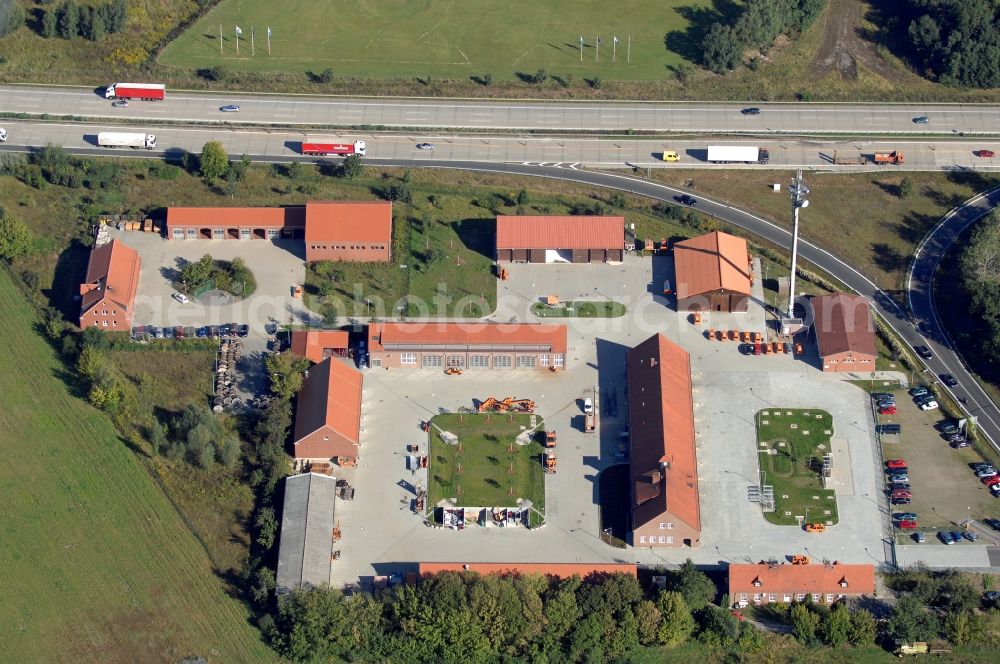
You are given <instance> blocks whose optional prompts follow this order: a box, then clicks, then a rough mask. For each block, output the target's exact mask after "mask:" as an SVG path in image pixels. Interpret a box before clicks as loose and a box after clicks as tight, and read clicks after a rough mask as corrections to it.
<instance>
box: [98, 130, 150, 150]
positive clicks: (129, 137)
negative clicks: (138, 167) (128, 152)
mask: <svg viewBox="0 0 1000 664" xmlns="http://www.w3.org/2000/svg"><path fill="white" fill-rule="evenodd" d="M97 144H98V145H99V146H101V147H102V148H132V149H133V150H138V149H139V148H146V149H147V150H152V149H153V148H155V147H156V136H153V135H152V134H140V133H133V132H117V131H102V132H100V133H99V134H97Z"/></svg>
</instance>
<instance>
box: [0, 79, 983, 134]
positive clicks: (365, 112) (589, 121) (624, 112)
mask: <svg viewBox="0 0 1000 664" xmlns="http://www.w3.org/2000/svg"><path fill="white" fill-rule="evenodd" d="M227 104H238V105H239V106H240V109H241V110H240V112H239V113H223V112H221V111H220V110H219V109H220V108H221V107H222V106H224V105H227ZM755 105H756V106H758V107H759V108H760V109H761V113H760V114H759V115H743V114H742V113H741V112H740V111H741V109H742V108H744V106H743V105H738V104H710V103H704V102H690V103H682V102H673V103H647V102H525V101H496V100H484V101H471V100H451V99H441V100H436V99H413V100H407V99H388V100H383V99H374V98H368V99H349V98H332V97H308V96H289V95H260V94H233V93H218V94H216V93H208V92H188V93H182V92H171V91H169V90H168V91H167V99H166V100H164V101H160V102H143V101H133V102H131V104H130V106H129V107H128V108H123V109H116V108H112V106H111V102H110V101H108V100H107V99H105V98H104V91H103V89H84V88H72V87H61V88H44V87H31V86H0V113H27V114H31V115H40V114H43V113H47V114H49V115H74V116H78V117H86V118H119V117H127V118H133V119H145V120H153V121H155V120H182V121H215V122H234V123H260V124H283V125H295V124H310V125H330V126H341V127H357V126H384V127H426V128H430V127H440V128H455V129H531V130H543V131H551V132H557V131H570V130H590V131H625V130H627V129H635V130H650V131H660V132H681V133H711V132H724V133H738V132H751V133H769V132H781V133H797V134H801V133H817V132H822V133H844V134H850V135H864V134H867V135H885V134H889V133H920V134H929V133H930V134H946V135H953V134H959V133H973V134H982V135H1000V107H997V106H986V105H983V106H975V105H967V104H966V105H954V106H952V105H944V104H919V103H914V104H906V105H888V104H884V105H877V104H872V105H853V106H849V105H836V104H755ZM924 115H925V116H927V117H928V118H929V120H930V121H929V123H928V124H916V123H914V122H913V119H914V118H915V117H918V116H924Z"/></svg>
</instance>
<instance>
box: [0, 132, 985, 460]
mask: <svg viewBox="0 0 1000 664" xmlns="http://www.w3.org/2000/svg"><path fill="white" fill-rule="evenodd" d="M0 149H2V150H5V151H27V150H29V149H30V148H26V147H23V146H17V145H11V144H8V145H7V146H3V147H2V148H0ZM67 149H68V150H69V151H71V152H73V153H74V154H81V155H106V154H108V151H106V150H103V149H101V148H96V147H79V146H77V147H68V148H67ZM124 155H125V156H131V157H140V158H141V157H162V156H165V153H163V152H159V151H152V152H150V151H146V150H138V151H125V152H124ZM248 155H249V156H250V157H251V159H253V160H254V161H262V162H286V161H289V160H293V159H294V160H303V161H312V159H310V158H303V157H295V156H293V155H284V154H257V153H248ZM367 161H368V162H369V163H375V164H379V165H385V166H398V167H403V168H420V167H428V168H454V169H460V170H469V171H479V172H492V173H502V174H507V175H526V176H532V177H546V178H550V179H558V180H566V181H571V182H576V183H582V184H587V185H591V186H595V187H604V188H612V189H618V190H621V191H626V192H630V193H634V194H637V195H641V196H646V197H649V198H653V199H657V200H663V201H673V200H674V197H675V196H679V195H682V194H689V193H690V192H688V191H686V190H682V189H678V188H676V187H670V186H667V185H663V184H659V183H656V182H651V181H649V180H645V179H642V178H637V177H633V176H631V175H628V174H625V173H621V174H616V173H600V172H594V171H588V170H577V169H575V168H571V167H567V166H561V167H560V166H552V165H539V164H531V163H498V162H483V161H461V160H441V159H434V158H433V156H429V157H421V158H412V157H410V158H399V159H368V160H367ZM995 196H998V194H997V193H996V192H995V193H994V194H992V195H991V196H990V197H989V200H988V201H985V203H984V204H990V203H995V202H996V201H995V200H994V197H995ZM997 200H1000V198H998V199H997ZM972 208H973V206H971V205H970V206H969V210H968V211H967V212H966V211H962V212H961V214H956V215H953V216H951V217H949V218H947V219H946V220H945V223H944V224H943V225H941V226H940V227H939V228H938V229H936V230H935V232H934V233H933V234H932V235H931V241H930V242H929V243H928V244H927V245H926V246H922V247H921V252H920V253H921V256H927V257H928V259H927V260H928V261H929V262H926V263H924V262H922V261H918V264H919V265H921V266H922V267H921V268H920V269H919V270H917V271H915V272H916V273H917V274H918V275H919V279H923V281H924V285H923V286H921V285H920V284H917V285H916V286H915V290H916V291H917V294H918V295H919V296H920V298H923V301H922V302H920V301H918V300H919V298H918V297H917V296H913V300H912V302H913V304H912V305H911V306H913V307H914V311H915V312H917V314H916V315H915V318H914V320H916V321H920V322H922V325H921V329H922V330H926V326H927V325H928V324H930V323H928V321H933V326H934V327H933V328H932V333H931V334H930V335H928V338H925V336H924V334H923V333H922V332H921V331H919V330H918V329H917V328H916V327H915V323H914V320H911V318H910V317H909V316H907V314H906V312H905V311H904V310H903V309H902V308H901V307H900V306H899V305H898V304H896V302H895V301H894V300H893V299H892V298H891V297H890V296H889V295H888V294H886V293H885V292H883V291H882V290H880V289H879V288H878V287H877V286H876V285H875V283H874V282H872V281H871V280H870V279H869V278H868V277H866V276H865V275H864V274H862V273H861V272H860V271H858V270H857V269H856V268H854V267H853V266H851V265H850V264H848V263H847V262H846V261H844V260H842V259H840V258H838V257H837V256H835V255H833V254H832V253H830V252H828V251H826V250H825V249H822V248H821V247H819V246H817V245H814V244H813V243H811V242H809V241H808V240H804V239H801V238H800V242H799V247H800V256H801V258H802V259H803V260H806V261H809V262H810V263H812V264H813V265H816V266H817V267H819V268H820V269H822V270H824V271H826V272H827V273H829V274H831V275H832V276H833V277H835V278H836V279H837V280H839V281H840V282H842V283H844V284H845V285H846V286H848V287H849V288H851V289H852V290H854V291H857V292H858V293H860V294H862V295H864V296H865V297H867V298H868V299H869V300H870V301H871V302H872V304H873V306H874V307H875V309H876V310H877V312H878V314H879V315H880V316H881V317H882V318H883V320H884V321H885V322H886V323H887V324H888V325H890V326H891V327H892V328H893V329H894V330H896V332H897V333H899V334H900V336H901V337H902V338H903V339H904V340H905V341H906V342H907V343H910V344H919V343H927V344H928V345H930V346H932V347H933V348H934V350H935V353H936V354H935V358H934V359H933V360H932V361H931V362H930V363H929V368H930V370H931V371H933V372H935V373H951V374H953V375H954V376H956V377H957V378H958V379H959V381H961V383H962V385H961V386H960V388H958V389H957V390H953V391H952V392H953V394H955V396H956V397H958V398H961V399H965V403H964V404H963V408H965V409H966V411H967V412H969V411H972V412H973V414H976V415H977V416H979V425H980V429H981V431H982V432H983V433H984V434H986V436H987V437H988V438H989V439H990V440H991V441H993V443H994V445H997V443H998V442H1000V409H998V407H997V405H996V404H995V403H994V402H992V401H991V400H990V399H989V397H988V396H987V395H986V394H985V393H984V392H983V391H982V389H981V388H980V387H979V386H978V384H977V383H975V381H974V380H973V379H972V377H971V376H970V375H969V374H968V372H967V371H966V370H965V368H964V367H963V365H962V362H961V359H960V358H959V356H958V355H957V353H955V351H954V350H953V348H952V346H951V344H950V342H948V341H947V336H946V334H945V333H944V331H943V330H942V329H941V327H940V323H939V322H938V321H937V319H936V314H935V313H934V310H933V300H932V299H930V300H928V298H931V295H930V290H929V288H928V286H927V283H929V280H930V275H931V274H933V271H934V269H935V268H936V261H937V258H935V257H939V256H940V255H941V254H942V252H943V251H944V249H945V247H946V246H947V245H948V243H950V239H953V238H954V237H955V236H956V235H958V234H959V233H960V231H959V230H957V229H958V228H962V227H964V226H963V224H964V225H967V224H968V223H971V219H972V218H974V215H975V212H974V211H973V209H972ZM698 209H699V210H700V211H701V212H704V213H706V214H710V215H712V216H715V217H718V218H719V219H722V220H724V221H726V222H728V223H730V224H733V225H734V226H737V227H740V228H744V229H746V230H748V231H750V232H751V233H754V234H755V235H757V236H759V237H761V238H763V239H765V240H767V241H769V242H772V243H774V244H776V245H778V246H781V247H789V246H790V244H791V234H790V232H789V231H787V230H785V229H784V228H782V227H780V226H778V225H776V224H774V223H772V222H770V221H768V220H766V219H763V218H761V217H758V216H756V215H753V214H750V213H748V212H745V211H742V210H739V209H737V208H734V207H731V206H728V205H726V204H724V203H720V202H718V201H714V200H711V199H708V198H705V197H702V196H698ZM979 210H980V211H981V210H982V208H979ZM911 281H912V279H911ZM921 288H922V293H921V290H920V289H921Z"/></svg>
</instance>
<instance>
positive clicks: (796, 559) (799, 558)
mask: <svg viewBox="0 0 1000 664" xmlns="http://www.w3.org/2000/svg"><path fill="white" fill-rule="evenodd" d="M809 563H810V559H809V556H806V555H803V554H801V553H796V554H795V555H794V556H792V564H793V565H808V564H809Z"/></svg>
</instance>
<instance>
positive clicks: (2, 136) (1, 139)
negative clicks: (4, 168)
mask: <svg viewBox="0 0 1000 664" xmlns="http://www.w3.org/2000/svg"><path fill="white" fill-rule="evenodd" d="M6 142H7V130H6V129H4V128H3V127H0V143H6Z"/></svg>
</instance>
